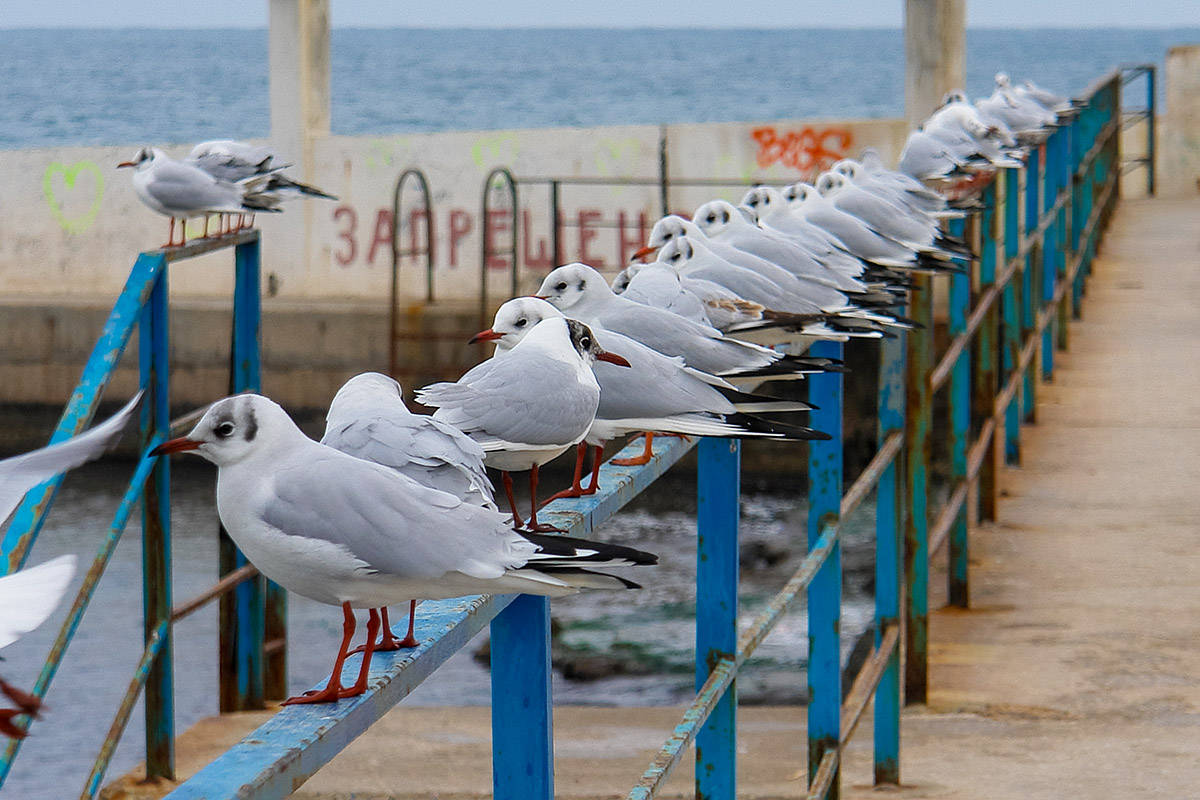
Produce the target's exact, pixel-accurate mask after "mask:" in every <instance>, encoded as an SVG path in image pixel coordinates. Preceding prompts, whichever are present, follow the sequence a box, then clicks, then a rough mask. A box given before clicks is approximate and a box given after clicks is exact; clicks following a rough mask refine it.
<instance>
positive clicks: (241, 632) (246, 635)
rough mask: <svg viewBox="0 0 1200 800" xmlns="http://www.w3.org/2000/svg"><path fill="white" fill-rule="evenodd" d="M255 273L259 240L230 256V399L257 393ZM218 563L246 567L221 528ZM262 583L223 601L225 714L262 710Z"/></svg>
mask: <svg viewBox="0 0 1200 800" xmlns="http://www.w3.org/2000/svg"><path fill="white" fill-rule="evenodd" d="M259 273H260V268H259V242H258V240H257V239H255V240H253V241H250V242H246V243H245V244H240V245H238V246H237V248H236V250H235V252H234V277H235V281H234V292H233V336H232V342H231V354H230V362H231V363H230V365H229V366H230V374H229V391H230V393H231V394H236V393H238V392H244V391H251V392H257V391H259V389H260V377H259V375H260V360H259V340H260V333H261V322H262V300H261V293H260V289H259V279H260V275H259ZM219 559H220V568H219V571H220V574H221V575H226V574H228V573H230V572H232V571H234V570H236V569H239V568H240V567H242V566H244V565H245V564H246V563H248V562H247V559H246V557H245V556H244V555H243V554H242V552H241V551H240V550H238V548H237V546H236V545H235V544H234V543H233V540H232V539H230V538H229V535H228V534H227V533H226V532H225V529H224V527H222V528H221V531H220V535H219ZM265 582H266V579H265V578H264V577H262V576H261V575H258V576H255V577H254V578H251V579H250V580H247V581H243V582H242V583H241V584H239V585H238V587H237V588H236V589H234V590H233V592H231V593H229V594H226V595H223V596H222V597H221V601H220V619H221V633H220V653H219V657H220V664H221V676H220V683H221V686H220V707H221V711H223V712H224V711H250V710H254V709H260V708H263V707H264V700H265V697H266V692H265V681H264V665H263V644H264V641H265V614H266V611H265V603H266V588H265ZM285 683H286V676H285ZM283 693H284V694H286V686H283Z"/></svg>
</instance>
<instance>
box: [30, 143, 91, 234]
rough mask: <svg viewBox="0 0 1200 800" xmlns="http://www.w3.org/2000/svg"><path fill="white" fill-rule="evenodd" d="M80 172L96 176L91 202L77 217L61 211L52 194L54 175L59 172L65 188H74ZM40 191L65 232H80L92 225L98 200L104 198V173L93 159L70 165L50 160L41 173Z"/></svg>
mask: <svg viewBox="0 0 1200 800" xmlns="http://www.w3.org/2000/svg"><path fill="white" fill-rule="evenodd" d="M81 172H90V173H91V174H92V175H94V176H95V178H96V189H95V192H94V196H93V197H92V204H91V205H90V206H88V210H87V211H85V212H84V213H83V214H82V215H80V216H77V217H68V216H67V215H66V214H64V213H63V210H62V206H61V205H60V204H59V202H58V197H56V196H55V194H54V176H55V175H57V174H59V173H61V174H62V176H63V185H64V186H66V187H67V189H74V188H75V179H76V178H78V177H79V173H81ZM42 193H43V194H44V195H45V196H46V204H47V205H48V206H50V213H51V214H53V215H54V218H55V219H56V220H58V224H59V225H61V226H62V228H63V230H65V231H66V232H67V233H72V234H75V233H82V232H84V231H86V230H87V229H88V228H90V227H92V223H94V222H95V221H96V214H98V213H99V212H100V201H101V200H102V199H103V198H104V174H103V173H102V172H100V167H98V166H96V162H94V161H76V162H75V163H74V164H72V165H71V166H69V167H68V166H67V165H66V164H62V163H59V162H58V161H52V162H51V163H50V164H48V165H47V166H46V171H45V172H44V173H43V174H42Z"/></svg>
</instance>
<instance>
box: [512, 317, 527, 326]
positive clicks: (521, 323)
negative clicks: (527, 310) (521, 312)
mask: <svg viewBox="0 0 1200 800" xmlns="http://www.w3.org/2000/svg"><path fill="white" fill-rule="evenodd" d="M528 322H529V320H527V319H525V318H524V317H521V318H520V319H519V320H517V321H516V323H515V324H516V326H517V327H518V328H524V327H525V324H526V323H528Z"/></svg>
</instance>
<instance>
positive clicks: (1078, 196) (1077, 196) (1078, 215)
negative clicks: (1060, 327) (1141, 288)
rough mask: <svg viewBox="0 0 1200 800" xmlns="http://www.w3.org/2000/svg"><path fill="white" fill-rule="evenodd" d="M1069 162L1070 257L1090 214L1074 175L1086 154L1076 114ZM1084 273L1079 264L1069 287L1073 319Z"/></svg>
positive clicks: (1079, 311)
mask: <svg viewBox="0 0 1200 800" xmlns="http://www.w3.org/2000/svg"><path fill="white" fill-rule="evenodd" d="M1070 127H1071V160H1070V173H1071V175H1070V181H1071V184H1070V185H1071V235H1070V239H1069V241H1070V243H1071V257H1072V260H1074V257H1075V256H1077V255H1079V253H1080V249H1079V248H1080V245H1081V244H1082V243H1081V242H1080V236H1081V234H1082V233H1083V226H1084V225H1085V224H1086V223H1087V217H1088V214H1089V213H1090V212H1091V203H1090V202H1088V200H1087V199H1085V197H1084V195H1085V192H1084V185H1085V182H1086V179H1085V178H1084V177H1083V176H1079V175H1076V172H1078V170H1079V165H1080V164H1082V163H1083V154H1084V153H1085V152H1087V149H1088V146H1089V145H1088V141H1087V136H1086V135H1085V132H1084V127H1083V114H1082V113H1080V114H1078V115H1077V116H1076V117H1075V119H1073V120H1071V126H1070ZM1085 273H1086V270H1085V269H1084V265H1083V263H1082V262H1080V266H1079V270H1078V271H1077V272H1076V273H1075V280H1074V281H1073V282H1072V285H1071V311H1072V314H1073V316H1074V317H1075V319H1079V318H1080V316H1081V314H1082V310H1083V309H1082V304H1083V278H1084V275H1085Z"/></svg>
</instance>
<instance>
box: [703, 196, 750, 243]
mask: <svg viewBox="0 0 1200 800" xmlns="http://www.w3.org/2000/svg"><path fill="white" fill-rule="evenodd" d="M692 219H693V220H694V221H695V223H696V225H698V226H699V227H700V230H702V231H704V235H705V236H707V237H709V238H710V239H715V238H717V237H718V236H720V235H721V234H722V233H724V232H725V231H726V230H728V229H729V227H730V226H731V225H736V224H738V222H739V220H741V219H742V215H741V214H740V213H738V210H737V209H736V208H734V207H733V204H732V203H730V202H728V201H726V200H710V201H709V202H707V203H705V204H704V205H702V206H700V207H699V208H697V209H696V213H695V215H694V216H693V217H692Z"/></svg>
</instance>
